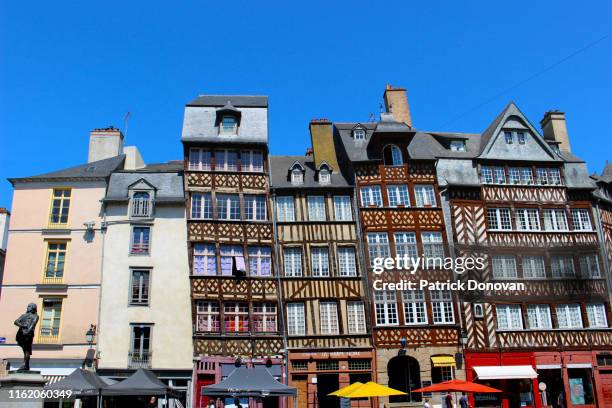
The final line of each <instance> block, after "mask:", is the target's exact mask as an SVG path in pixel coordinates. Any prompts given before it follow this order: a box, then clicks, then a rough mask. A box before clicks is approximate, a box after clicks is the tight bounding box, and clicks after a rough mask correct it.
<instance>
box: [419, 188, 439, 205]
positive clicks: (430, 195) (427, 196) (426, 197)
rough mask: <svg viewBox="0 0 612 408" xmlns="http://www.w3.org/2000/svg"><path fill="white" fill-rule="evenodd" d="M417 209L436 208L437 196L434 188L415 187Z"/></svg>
mask: <svg viewBox="0 0 612 408" xmlns="http://www.w3.org/2000/svg"><path fill="white" fill-rule="evenodd" d="M414 196H415V198H416V205H417V207H425V206H432V207H435V206H436V195H435V193H434V188H433V186H414Z"/></svg>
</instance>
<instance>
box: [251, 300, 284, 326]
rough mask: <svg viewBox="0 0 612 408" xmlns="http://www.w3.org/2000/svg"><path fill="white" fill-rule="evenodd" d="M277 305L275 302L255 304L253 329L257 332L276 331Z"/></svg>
mask: <svg viewBox="0 0 612 408" xmlns="http://www.w3.org/2000/svg"><path fill="white" fill-rule="evenodd" d="M276 316H277V313H276V305H275V304H274V303H256V304H254V305H253V329H254V330H255V332H257V333H274V332H276V331H277V330H278V329H277V326H276Z"/></svg>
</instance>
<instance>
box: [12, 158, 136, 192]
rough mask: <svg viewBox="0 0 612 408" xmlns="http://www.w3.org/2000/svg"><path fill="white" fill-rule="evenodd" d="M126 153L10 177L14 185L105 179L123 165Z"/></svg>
mask: <svg viewBox="0 0 612 408" xmlns="http://www.w3.org/2000/svg"><path fill="white" fill-rule="evenodd" d="M124 159H125V155H123V154H121V155H119V156H115V157H111V158H108V159H104V160H98V161H95V162H91V163H85V164H80V165H78V166H74V167H69V168H67V169H62V170H57V171H52V172H50V173H43V174H39V175H35V176H29V177H19V178H10V179H8V180H9V181H10V182H11V183H12V184H13V185H14V184H15V183H27V182H35V181H62V180H103V179H105V178H107V177H108V176H110V174H111V173H112V172H113V171H116V170H118V169H121V168H122V167H123V161H124Z"/></svg>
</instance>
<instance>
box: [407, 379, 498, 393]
mask: <svg viewBox="0 0 612 408" xmlns="http://www.w3.org/2000/svg"><path fill="white" fill-rule="evenodd" d="M412 392H472V393H489V392H503V391H502V390H498V389H497V388H492V387H488V386H486V385H482V384H476V383H473V382H469V381H463V380H450V381H444V382H441V383H438V384H434V385H430V386H429V387H423V388H418V389H416V390H412Z"/></svg>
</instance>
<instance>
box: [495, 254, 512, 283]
mask: <svg viewBox="0 0 612 408" xmlns="http://www.w3.org/2000/svg"><path fill="white" fill-rule="evenodd" d="M491 261H492V265H493V278H495V279H516V278H517V277H518V274H517V271H516V257H515V256H514V255H493V256H492V257H491Z"/></svg>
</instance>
